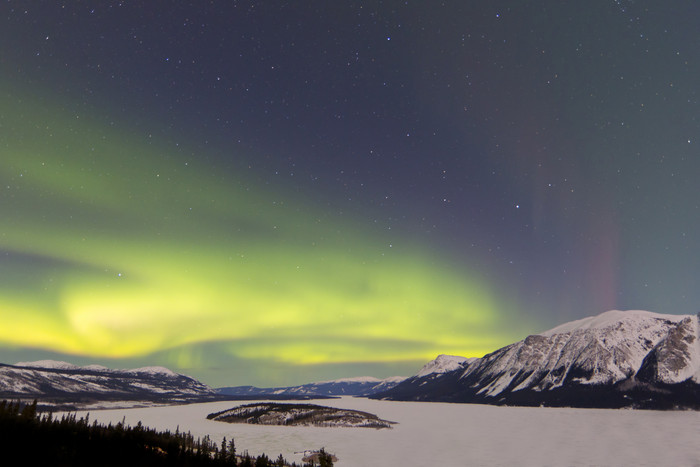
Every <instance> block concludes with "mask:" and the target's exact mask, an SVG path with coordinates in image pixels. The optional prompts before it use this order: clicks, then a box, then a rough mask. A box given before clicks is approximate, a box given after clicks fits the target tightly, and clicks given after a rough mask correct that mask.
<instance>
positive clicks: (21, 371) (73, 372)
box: [0, 360, 216, 400]
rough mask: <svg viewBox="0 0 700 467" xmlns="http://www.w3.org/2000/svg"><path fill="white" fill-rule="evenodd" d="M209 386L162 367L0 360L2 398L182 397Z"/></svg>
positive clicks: (195, 394)
mask: <svg viewBox="0 0 700 467" xmlns="http://www.w3.org/2000/svg"><path fill="white" fill-rule="evenodd" d="M215 394H216V392H215V391H214V390H213V389H211V388H210V387H209V386H207V385H205V384H202V383H200V382H199V381H197V380H195V379H193V378H190V377H188V376H185V375H181V374H178V373H175V372H173V371H171V370H169V369H167V368H163V367H146V368H137V369H127V370H110V369H108V368H106V367H103V366H101V365H88V366H84V367H80V366H77V365H73V364H70V363H66V362H57V361H53V360H42V361H37V362H19V363H17V364H15V365H2V364H0V396H2V397H5V398H8V397H9V398H15V397H22V398H30V397H32V398H33V397H38V398H47V397H52V398H60V399H66V398H71V397H72V398H76V399H77V398H93V399H110V400H114V399H119V398H122V399H124V400H127V399H129V400H132V399H149V400H152V399H173V400H176V399H181V398H193V397H195V398H196V397H200V396H213V395H215Z"/></svg>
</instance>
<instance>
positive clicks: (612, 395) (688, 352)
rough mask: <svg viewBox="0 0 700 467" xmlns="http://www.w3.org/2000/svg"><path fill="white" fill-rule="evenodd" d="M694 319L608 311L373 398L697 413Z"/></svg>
mask: <svg viewBox="0 0 700 467" xmlns="http://www.w3.org/2000/svg"><path fill="white" fill-rule="evenodd" d="M699 319H700V318H699V317H698V316H692V315H682V316H681V315H664V314H658V313H651V312H647V311H638V310H632V311H618V310H613V311H608V312H606V313H602V314H600V315H598V316H593V317H589V318H585V319H581V320H577V321H572V322H570V323H566V324H563V325H561V326H557V327H555V328H554V329H551V330H549V331H546V332H543V333H541V334H538V335H533V336H529V337H527V338H525V339H524V340H522V341H520V342H516V343H515V344H511V345H509V346H506V347H503V348H502V349H499V350H497V351H495V352H493V353H491V354H488V355H486V356H484V357H483V358H480V359H470V360H467V359H462V360H459V359H455V358H454V357H452V358H451V359H448V358H447V357H445V356H440V357H438V358H437V359H436V360H435V361H433V362H430V363H428V364H427V365H426V366H425V367H424V368H423V369H422V370H421V371H420V372H419V373H418V374H417V375H415V376H413V377H411V378H408V379H407V380H406V381H404V382H403V383H401V384H399V385H397V386H396V387H394V388H393V389H391V390H388V391H385V392H383V393H380V394H377V395H374V396H372V397H376V398H385V399H394V400H426V401H450V402H481V403H492V404H514V405H555V406H563V405H565V406H579V407H624V406H634V407H648V408H662V407H663V408H666V407H693V408H700V398H699V397H697V396H700V340H699V339H698V337H699V335H700V334H699V331H700V323H699V321H698V320H699ZM432 368H436V369H439V371H431V369H432ZM442 370H446V371H442Z"/></svg>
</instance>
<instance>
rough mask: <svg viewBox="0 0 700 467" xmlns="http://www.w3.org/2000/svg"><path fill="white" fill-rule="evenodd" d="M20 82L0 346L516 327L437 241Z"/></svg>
mask: <svg viewBox="0 0 700 467" xmlns="http://www.w3.org/2000/svg"><path fill="white" fill-rule="evenodd" d="M8 95H10V94H9V93H7V92H4V93H3V94H2V96H4V97H2V98H1V99H0V100H1V102H0V104H1V105H2V106H4V109H5V110H4V113H3V116H2V119H1V120H0V124H1V125H2V128H3V132H2V133H1V134H0V148H1V151H2V158H1V159H0V179H1V181H2V185H1V186H2V187H3V190H2V194H1V195H0V196H1V197H2V207H1V208H0V209H1V213H0V214H1V216H2V227H1V229H0V252H1V253H2V254H3V255H4V260H3V262H2V263H0V277H1V278H2V280H1V281H0V282H1V283H0V319H1V320H2V322H3V326H2V327H0V346H6V347H7V346H12V347H18V348H22V347H27V348H29V347H31V348H39V349H46V350H49V351H54V352H61V353H67V354H73V355H84V356H95V357H110V358H122V357H137V356H145V355H148V354H151V353H154V352H158V351H162V350H164V349H175V348H178V347H183V346H192V345H197V344H200V343H206V342H213V341H216V342H223V343H225V349H226V351H227V352H229V353H230V355H231V356H234V357H236V358H239V359H247V358H250V359H269V360H274V361H278V362H289V363H291V364H318V363H330V362H391V361H405V360H412V361H415V360H427V359H430V358H433V357H434V356H435V354H437V353H456V354H461V355H466V356H470V355H482V354H483V353H485V352H486V351H490V350H493V349H494V348H496V347H498V346H499V345H502V344H504V343H507V342H508V341H509V339H510V338H511V336H504V335H503V334H502V333H501V332H500V331H499V329H498V325H499V321H500V319H501V318H500V316H499V314H498V313H497V310H498V304H497V303H496V301H495V298H494V295H493V294H492V293H491V291H490V290H489V288H488V287H487V286H486V284H485V283H483V282H481V281H479V280H478V279H477V277H476V276H475V275H469V274H467V273H465V272H464V271H463V270H457V269H455V268H454V267H451V266H448V265H447V262H445V261H443V260H442V259H441V258H439V257H438V256H436V255H435V254H434V253H430V252H429V251H428V250H426V249H421V248H419V247H418V246H416V245H410V244H408V243H404V244H402V242H400V241H399V242H396V244H394V245H392V246H391V247H389V240H388V239H387V238H385V237H384V235H383V234H382V233H380V232H377V231H373V230H371V229H369V228H367V227H364V226H362V224H360V222H359V221H358V222H356V223H352V222H350V221H349V220H348V219H343V218H340V217H336V218H333V217H330V216H329V215H328V214H327V213H325V212H323V211H322V210H321V209H320V208H316V207H314V205H313V203H312V202H310V201H308V200H304V199H303V198H302V197H300V196H298V195H297V196H290V195H288V194H285V193H284V190H283V188H279V187H278V188H276V189H274V190H273V189H270V190H268V189H267V187H263V186H262V183H256V182H254V181H251V180H252V179H251V175H250V174H230V173H227V174H225V175H222V174H221V173H214V172H212V171H207V170H206V169H204V168H203V167H200V166H199V165H198V164H197V160H196V159H197V156H196V155H194V156H192V157H190V158H187V157H184V156H183V155H182V154H180V153H175V154H171V153H169V152H168V150H167V149H165V148H163V147H161V148H157V147H155V146H154V145H151V144H148V143H147V142H145V141H141V142H139V138H136V137H133V136H127V135H123V134H119V133H118V132H117V131H114V130H113V129H110V128H107V127H106V126H101V125H100V124H99V123H91V124H86V123H83V122H84V121H87V119H85V118H76V116H74V115H65V114H62V113H61V112H59V111H57V110H56V108H57V106H52V105H50V104H49V105H42V104H40V103H38V102H33V103H31V104H29V103H28V101H27V99H23V100H22V101H21V102H20V100H19V99H11V98H9V97H7V96H8ZM142 139H143V138H142ZM246 177H248V178H246ZM183 348H184V347H183Z"/></svg>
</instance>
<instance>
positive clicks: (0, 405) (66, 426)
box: [0, 400, 333, 467]
mask: <svg viewBox="0 0 700 467" xmlns="http://www.w3.org/2000/svg"><path fill="white" fill-rule="evenodd" d="M0 446H2V448H3V453H4V454H3V457H4V460H5V461H7V462H2V465H45V466H59V467H63V466H66V467H67V466H71V467H82V466H86V467H87V466H95V467H99V466H105V467H111V466H115V467H116V466H120V467H121V466H125V465H128V466H131V467H139V466H149V467H159V466H182V467H190V466H191V467H195V466H197V467H198V466H239V467H241V466H242V467H273V466H274V467H307V466H323V467H325V466H332V465H333V461H332V456H331V455H330V454H328V453H326V452H325V450H323V449H322V450H321V451H320V452H319V455H318V456H316V458H317V460H314V461H313V462H312V463H307V464H301V465H299V464H296V463H288V462H287V461H286V460H285V459H284V458H283V457H282V455H281V454H280V455H279V457H277V458H275V459H271V458H269V457H268V456H267V455H265V454H261V455H259V456H257V457H253V456H250V455H248V453H247V452H244V453H243V454H239V453H238V452H237V450H236V445H235V442H234V440H233V439H231V440H226V438H224V439H222V440H221V442H220V443H218V444H217V443H216V442H214V441H212V440H211V439H209V437H208V436H205V437H204V438H196V439H195V438H194V437H193V436H192V435H191V434H190V433H189V432H187V433H181V432H180V431H179V430H176V431H175V433H173V432H170V431H157V430H154V429H152V428H148V427H145V426H143V425H142V424H141V423H140V422H139V423H138V424H137V425H136V426H133V427H132V426H128V425H125V424H124V422H123V421H122V422H120V423H117V424H116V425H112V424H109V425H107V426H105V425H101V424H98V423H97V422H93V423H90V421H89V414H88V415H87V416H86V417H81V418H77V417H76V415H75V414H69V415H63V416H61V417H60V418H58V417H54V416H53V415H52V414H51V413H47V414H39V413H38V412H37V402H36V400H35V401H34V402H33V403H32V404H24V403H21V402H19V401H18V402H12V401H2V402H0Z"/></svg>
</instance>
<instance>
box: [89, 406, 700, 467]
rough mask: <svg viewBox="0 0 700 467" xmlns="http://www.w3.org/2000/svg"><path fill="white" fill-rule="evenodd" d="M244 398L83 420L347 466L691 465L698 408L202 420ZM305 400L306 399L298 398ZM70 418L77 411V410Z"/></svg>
mask: <svg viewBox="0 0 700 467" xmlns="http://www.w3.org/2000/svg"><path fill="white" fill-rule="evenodd" d="M251 402H253V401H245V402H214V403H207V404H192V405H182V406H171V407H152V408H143V409H118V410H99V411H92V412H90V420H97V421H99V422H101V423H108V422H112V423H113V424H114V423H117V422H120V421H121V420H122V417H125V418H126V423H127V424H129V425H136V423H138V422H139V421H141V422H142V423H143V424H144V425H147V426H150V427H153V428H158V429H161V430H164V429H170V430H171V431H175V428H176V427H178V426H179V428H180V431H190V432H192V434H193V435H194V436H195V437H198V436H204V435H207V434H208V435H209V436H210V437H211V439H212V440H213V441H216V442H217V443H219V442H220V441H221V438H222V437H224V436H226V438H227V439H231V438H232V437H233V438H234V439H235V441H236V448H237V450H238V451H239V452H242V451H244V450H248V452H250V454H252V455H257V454H260V453H262V452H264V453H266V454H267V455H268V456H270V457H271V458H275V457H277V456H278V455H279V454H280V453H282V455H284V457H286V458H287V460H289V461H296V462H300V461H301V455H298V454H294V453H295V452H297V451H303V450H305V449H319V448H321V447H325V448H326V449H327V450H328V451H330V452H332V453H335V454H336V455H337V456H338V458H339V461H338V462H337V463H336V465H338V466H341V467H351V466H370V465H386V466H393V465H396V466H421V467H425V466H428V465H449V466H462V465H465V466H466V465H469V466H480V465H483V466H494V465H503V466H511V465H519V466H528V465H529V466H562V465H571V466H574V465H580V466H603V465H615V466H623V465H629V466H640V465H648V466H657V465H677V466H690V465H696V466H700V443H699V442H698V438H697V437H698V433H700V413H698V412H657V411H633V410H598V409H567V408H565V409H554V408H528V407H494V406H488V405H469V404H438V403H423V402H388V401H374V400H368V399H355V398H349V397H348V398H343V399H330V400H319V401H308V402H309V403H317V404H320V405H327V406H333V407H342V408H347V409H357V410H364V411H367V412H371V413H374V414H376V415H378V416H379V417H380V418H383V419H385V420H392V421H395V422H398V423H399V424H398V425H394V428H393V429H391V430H387V429H383V430H374V429H367V428H316V427H281V426H259V425H232V424H228V423H223V422H215V421H210V420H207V419H206V416H207V414H209V413H212V412H218V411H220V410H224V409H227V408H230V407H234V406H236V405H241V404H247V403H251ZM305 402H307V401H305ZM78 415H79V416H82V415H84V412H79V413H78Z"/></svg>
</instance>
